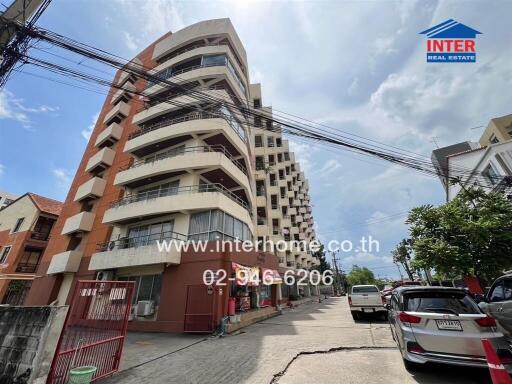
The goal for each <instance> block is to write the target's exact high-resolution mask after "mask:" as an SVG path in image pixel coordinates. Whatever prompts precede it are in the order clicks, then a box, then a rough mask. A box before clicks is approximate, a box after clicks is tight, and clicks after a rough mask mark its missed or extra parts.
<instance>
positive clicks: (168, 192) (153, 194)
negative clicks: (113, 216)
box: [110, 183, 250, 213]
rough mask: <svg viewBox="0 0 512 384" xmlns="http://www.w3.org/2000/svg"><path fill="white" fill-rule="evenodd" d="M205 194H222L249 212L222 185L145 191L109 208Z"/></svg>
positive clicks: (242, 202)
mask: <svg viewBox="0 0 512 384" xmlns="http://www.w3.org/2000/svg"><path fill="white" fill-rule="evenodd" d="M205 192H218V193H222V194H223V195H224V196H226V197H228V198H229V199H231V200H233V201H234V202H235V203H237V204H239V205H241V206H242V207H244V208H245V209H247V210H248V211H249V213H250V210H249V205H248V204H247V203H246V202H245V201H244V200H242V199H241V198H240V197H238V196H237V195H235V194H234V193H233V192H231V191H230V190H228V189H227V188H226V187H224V186H223V185H222V184H218V183H216V184H201V185H187V186H182V187H169V188H162V189H158V190H154V191H147V192H143V193H136V194H133V195H129V196H126V197H124V198H122V199H119V200H116V201H113V202H112V203H111V204H110V208H118V207H122V206H124V205H128V204H132V203H137V202H139V201H147V200H153V199H157V198H159V197H165V196H174V195H184V194H189V193H205Z"/></svg>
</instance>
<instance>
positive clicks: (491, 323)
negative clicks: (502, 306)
mask: <svg viewBox="0 0 512 384" xmlns="http://www.w3.org/2000/svg"><path fill="white" fill-rule="evenodd" d="M475 321H476V323H477V324H478V325H479V326H481V327H495V326H496V320H494V319H493V318H492V317H490V316H485V317H482V318H480V319H476V320H475Z"/></svg>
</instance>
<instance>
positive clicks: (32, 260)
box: [16, 248, 42, 273]
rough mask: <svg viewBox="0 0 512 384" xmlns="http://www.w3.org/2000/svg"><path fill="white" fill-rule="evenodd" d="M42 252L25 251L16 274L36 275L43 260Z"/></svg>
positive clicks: (37, 250) (34, 250) (35, 250)
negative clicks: (40, 261)
mask: <svg viewBox="0 0 512 384" xmlns="http://www.w3.org/2000/svg"><path fill="white" fill-rule="evenodd" d="M41 254H42V250H40V249H29V248H28V249H25V251H24V252H23V255H22V256H21V259H20V261H19V262H18V265H17V267H16V272H21V273H35V272H36V270H37V267H38V265H39V260H40V259H41Z"/></svg>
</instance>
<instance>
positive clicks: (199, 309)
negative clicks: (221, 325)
mask: <svg viewBox="0 0 512 384" xmlns="http://www.w3.org/2000/svg"><path fill="white" fill-rule="evenodd" d="M215 293H216V292H215V289H214V288H213V287H211V286H210V287H208V286H206V285H189V286H188V287H187V306H186V308H185V332H201V333H211V332H213V330H214V308H215Z"/></svg>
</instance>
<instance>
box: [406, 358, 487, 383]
mask: <svg viewBox="0 0 512 384" xmlns="http://www.w3.org/2000/svg"><path fill="white" fill-rule="evenodd" d="M409 373H410V374H411V376H412V378H413V379H414V380H415V381H416V382H418V383H420V384H438V383H440V382H443V383H468V384H471V383H475V384H476V383H479V384H492V380H491V377H490V375H489V370H488V369H485V368H470V367H458V366H453V365H446V364H433V363H430V364H425V365H423V366H420V367H418V368H416V369H415V370H414V371H413V372H409ZM441 380H442V381H441Z"/></svg>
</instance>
